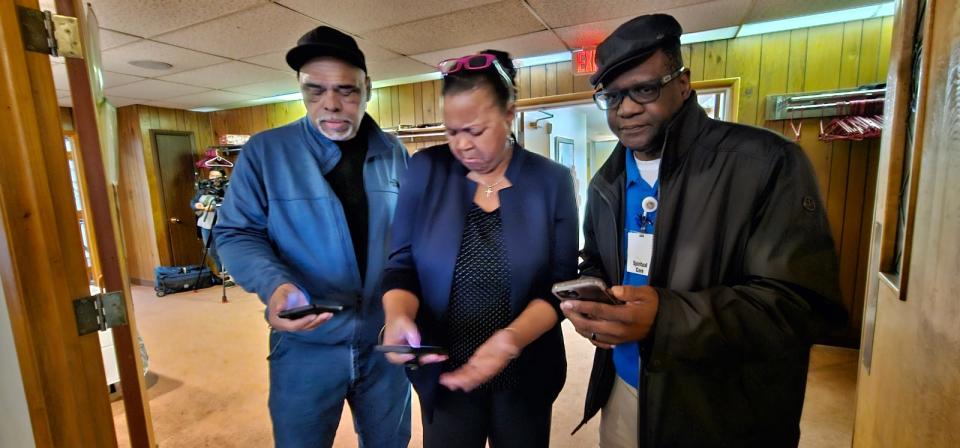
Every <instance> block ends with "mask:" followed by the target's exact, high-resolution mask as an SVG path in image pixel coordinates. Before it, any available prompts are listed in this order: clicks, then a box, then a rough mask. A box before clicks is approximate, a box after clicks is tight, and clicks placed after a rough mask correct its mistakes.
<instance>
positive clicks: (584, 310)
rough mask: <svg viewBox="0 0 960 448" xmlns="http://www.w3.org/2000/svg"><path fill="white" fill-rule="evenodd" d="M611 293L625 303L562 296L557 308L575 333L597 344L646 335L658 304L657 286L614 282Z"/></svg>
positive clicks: (628, 339) (631, 340) (605, 344)
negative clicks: (562, 298)
mask: <svg viewBox="0 0 960 448" xmlns="http://www.w3.org/2000/svg"><path fill="white" fill-rule="evenodd" d="M610 293H611V294H612V295H613V296H614V297H616V298H617V299H620V300H622V301H624V302H626V303H624V304H623V305H607V304H603V303H597V302H587V301H582V300H565V301H563V303H561V304H560V309H561V310H563V314H564V315H565V316H567V319H570V323H572V324H573V326H574V327H575V328H576V329H577V333H580V335H581V336H583V337H585V338H587V339H589V340H590V342H591V343H593V345H595V346H597V347H600V348H606V349H610V348H613V346H615V345H617V344H622V343H624V342H633V341H639V340H641V339H643V338H646V337H647V333H649V332H650V327H651V326H653V321H654V319H655V318H656V317H657V309H658V307H659V305H660V296H659V294H657V290H656V289H654V288H651V287H649V286H640V287H636V286H614V287H613V288H610Z"/></svg>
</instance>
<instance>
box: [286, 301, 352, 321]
mask: <svg viewBox="0 0 960 448" xmlns="http://www.w3.org/2000/svg"><path fill="white" fill-rule="evenodd" d="M343 308H344V306H343V305H341V304H339V303H329V302H328V303H311V304H309V305H304V306H299V307H296V308H290V309H289V310H283V311H281V312H280V314H279V316H280V317H281V318H283V319H291V320H294V319H299V318H301V317H306V316H309V315H311V314H321V313H336V312H339V311H343Z"/></svg>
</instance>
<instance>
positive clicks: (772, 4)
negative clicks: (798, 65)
mask: <svg viewBox="0 0 960 448" xmlns="http://www.w3.org/2000/svg"><path fill="white" fill-rule="evenodd" d="M887 1H889V0H804V1H802V2H798V1H795V0H764V1H762V2H755V3H754V5H753V8H751V9H750V12H749V13H748V14H747V17H746V18H744V23H752V22H763V21H767V20H776V19H785V18H788V17H797V16H805V15H807V14H816V13H821V12H828V11H837V10H841V9H847V8H856V7H858V6H866V5H878V4H880V3H886V2H887Z"/></svg>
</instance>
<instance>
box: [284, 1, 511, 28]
mask: <svg viewBox="0 0 960 448" xmlns="http://www.w3.org/2000/svg"><path fill="white" fill-rule="evenodd" d="M498 1H500V0H391V1H382V0H353V1H351V2H350V7H348V8H345V7H343V2H342V1H340V0H277V3H280V4H282V5H284V6H287V7H288V8H291V9H295V10H297V11H299V12H301V13H303V14H306V15H308V16H310V17H313V18H314V19H317V20H320V21H322V22H324V23H329V24H330V25H331V26H334V27H337V28H339V29H341V30H344V31H348V32H350V33H353V34H363V33H366V32H368V31H372V30H376V29H381V28H387V27H391V26H394V25H400V24H403V23H407V22H415V21H417V20H422V19H426V18H430V17H435V16H440V15H445V14H449V13H452V12H456V11H461V10H464V9H469V8H474V7H477V6H483V5H487V4H491V3H496V2H498Z"/></svg>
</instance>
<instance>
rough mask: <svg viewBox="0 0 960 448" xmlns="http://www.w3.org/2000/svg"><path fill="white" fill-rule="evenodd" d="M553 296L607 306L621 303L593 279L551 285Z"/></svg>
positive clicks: (605, 287) (600, 281) (600, 283)
mask: <svg viewBox="0 0 960 448" xmlns="http://www.w3.org/2000/svg"><path fill="white" fill-rule="evenodd" d="M551 291H552V292H553V295H555V296H557V298H558V299H560V300H585V301H588V302H599V303H605V304H608V305H621V304H623V302H621V301H620V300H617V299H616V298H615V297H613V296H612V295H610V293H609V292H607V284H606V283H604V282H603V280H600V279H599V278H595V277H581V278H578V279H576V280H569V281H566V282H560V283H556V284H554V285H553V288H552V289H551Z"/></svg>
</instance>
